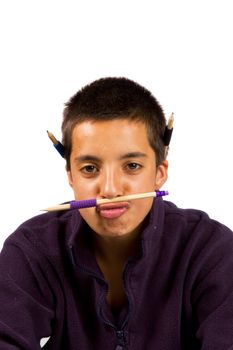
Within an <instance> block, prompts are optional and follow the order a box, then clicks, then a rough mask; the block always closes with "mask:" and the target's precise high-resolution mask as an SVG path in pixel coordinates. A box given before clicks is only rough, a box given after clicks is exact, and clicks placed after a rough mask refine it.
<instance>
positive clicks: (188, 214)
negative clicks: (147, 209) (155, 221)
mask: <svg viewBox="0 0 233 350" xmlns="http://www.w3.org/2000/svg"><path fill="white" fill-rule="evenodd" d="M164 208H165V222H166V224H168V225H169V224H172V223H173V226H174V223H175V224H176V225H177V227H183V228H186V229H187V230H189V229H190V230H194V231H204V232H206V233H207V232H212V233H214V232H221V233H226V234H227V235H230V237H232V238H233V232H232V231H231V230H230V228H228V227H226V226H225V225H224V224H223V223H220V222H218V221H216V220H214V219H212V218H210V217H209V215H208V214H207V213H206V212H204V211H202V210H198V209H190V208H189V209H183V208H179V207H177V206H176V205H175V204H174V203H172V202H169V201H164Z"/></svg>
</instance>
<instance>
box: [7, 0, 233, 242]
mask: <svg viewBox="0 0 233 350" xmlns="http://www.w3.org/2000/svg"><path fill="white" fill-rule="evenodd" d="M231 7H232V1H231V0H229V1H226V0H221V1H215V0H211V1H205V0H196V1H188V0H183V1H182V0H178V1H176V0H171V1H167V0H161V1H155V0H154V1H147V0H143V1H136V0H132V1H130V0H128V1H127V0H117V1H111V0H106V1H104V0H98V1H95V0H93V1H90V0H89V1H88V0H83V1H78V0H76V1H71V0H70V1H69V0H56V1H55V0H44V1H43V0H40V1H39V0H38V1H34V0H21V1H18V0H15V1H14V0H5V1H1V3H0V102H1V103H0V116H1V118H0V120H1V122H0V128H1V129H0V130H1V137H0V150H1V172H0V174H1V175H0V176H1V178H0V195H1V204H0V206H1V208H0V213H1V214H0V215H1V216H0V247H1V245H2V243H3V241H4V240H5V238H6V237H7V236H8V235H9V234H10V233H11V232H12V231H13V230H14V229H15V228H16V227H17V226H18V225H19V224H20V223H21V222H22V221H24V220H26V219H28V218H30V217H31V216H34V215H37V214H39V213H40V211H39V210H40V209H41V208H43V207H47V206H49V205H53V204H57V203H60V202H63V201H66V200H69V199H72V198H73V196H72V191H71V189H70V188H69V186H68V183H67V179H66V174H65V168H64V160H63V159H62V158H61V157H60V156H59V154H58V153H57V152H56V151H55V150H54V149H53V146H52V144H51V142H50V140H49V139H48V138H47V134H46V130H47V129H48V130H50V131H52V132H53V133H54V134H55V136H56V137H57V138H58V139H60V137H61V132H60V125H61V120H62V110H63V106H64V103H65V102H66V101H67V100H68V99H69V97H70V96H72V95H73V94H74V93H75V92H76V91H77V90H78V89H80V88H81V87H82V86H83V85H85V84H87V83H89V82H91V81H92V80H94V79H97V78H100V77H103V76H126V77H128V78H131V79H134V80H136V81H138V82H139V83H140V84H142V85H145V86H146V87H147V88H148V89H149V90H151V91H152V92H153V94H154V95H155V96H156V98H157V99H158V100H159V101H160V103H161V104H162V106H163V108H164V110H165V113H166V117H167V118H168V117H169V115H170V114H171V112H174V114H175V125H174V133H173V138H172V141H171V150H170V154H169V161H170V172H169V176H170V178H169V181H168V183H167V185H166V186H164V188H166V189H168V190H169V191H170V195H169V200H171V201H174V202H175V203H176V204H177V205H179V206H181V207H194V208H199V209H202V210H205V211H207V212H208V213H209V215H210V216H211V217H213V218H215V219H217V220H219V221H221V222H223V223H225V224H226V225H227V226H229V227H231V228H233V213H232V205H231V204H230V203H231V202H230V201H231V198H232V196H233V186H232V179H233V170H232V168H233V167H232V150H233V147H232V146H233V143H232V116H233V103H232V89H233V87H232V85H233V68H232V66H233V52H232V43H233V39H232V33H233V21H232V15H233V13H232V9H231Z"/></svg>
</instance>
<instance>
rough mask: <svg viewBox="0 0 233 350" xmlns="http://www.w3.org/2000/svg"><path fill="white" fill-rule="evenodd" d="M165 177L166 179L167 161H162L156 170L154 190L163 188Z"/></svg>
mask: <svg viewBox="0 0 233 350" xmlns="http://www.w3.org/2000/svg"><path fill="white" fill-rule="evenodd" d="M167 177H168V161H167V160H164V161H163V162H162V163H161V164H160V165H159V166H157V168H156V175H155V190H159V189H160V188H161V187H162V186H163V184H164V183H165V182H166V181H167Z"/></svg>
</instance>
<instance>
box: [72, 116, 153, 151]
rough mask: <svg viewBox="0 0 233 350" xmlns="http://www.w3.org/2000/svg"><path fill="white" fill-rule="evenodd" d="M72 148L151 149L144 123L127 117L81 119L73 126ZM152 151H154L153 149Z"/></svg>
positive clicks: (96, 149)
mask: <svg viewBox="0 0 233 350" xmlns="http://www.w3.org/2000/svg"><path fill="white" fill-rule="evenodd" d="M72 149H73V150H76V151H78V150H79V151H81V150H82V149H85V150H87V151H92V152H93V151H96V152H97V151H99V150H104V149H108V150H112V151H113V150H117V149H118V150H119V151H120V150H121V151H122V149H125V150H127V151H131V150H133V151H136V150H144V151H149V150H150V151H153V150H152V148H151V146H150V144H149V140H148V134H147V129H146V126H145V124H144V123H142V122H138V121H132V120H127V119H117V120H109V121H91V120H87V121H83V122H81V123H79V124H77V125H76V126H75V127H74V130H73V133H72ZM153 152H154V151H153Z"/></svg>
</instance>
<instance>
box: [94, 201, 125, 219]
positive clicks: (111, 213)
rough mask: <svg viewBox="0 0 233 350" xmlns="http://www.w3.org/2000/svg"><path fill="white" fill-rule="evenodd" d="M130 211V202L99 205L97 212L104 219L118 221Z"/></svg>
mask: <svg viewBox="0 0 233 350" xmlns="http://www.w3.org/2000/svg"><path fill="white" fill-rule="evenodd" d="M128 209H129V203H128V202H119V203H112V204H102V205H99V206H98V207H97V209H96V210H97V213H98V214H99V215H100V216H102V217H103V218H107V219H116V218H119V217H120V216H122V215H123V214H124V213H125V212H126V211H127V210H128Z"/></svg>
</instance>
